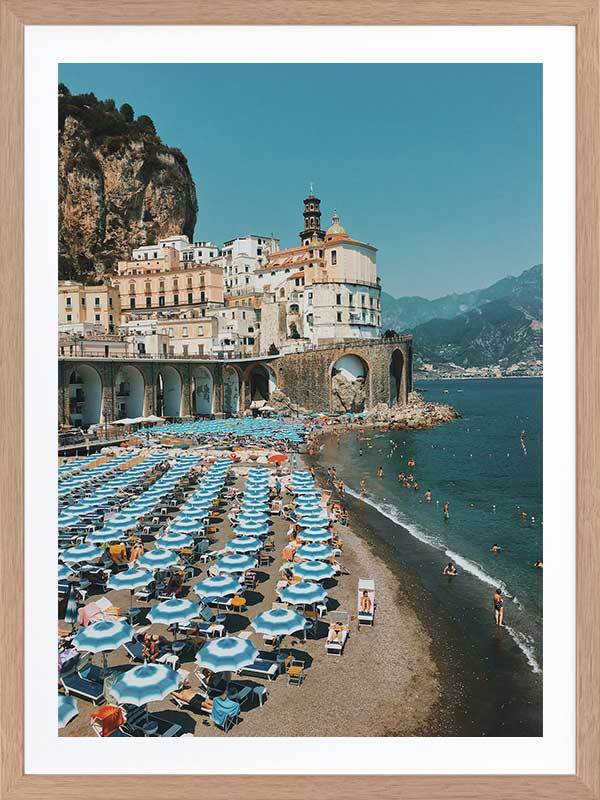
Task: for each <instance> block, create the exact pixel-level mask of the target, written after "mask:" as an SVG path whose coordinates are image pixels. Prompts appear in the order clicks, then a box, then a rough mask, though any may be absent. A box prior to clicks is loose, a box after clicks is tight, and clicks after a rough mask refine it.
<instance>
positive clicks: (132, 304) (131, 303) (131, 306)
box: [129, 297, 135, 308]
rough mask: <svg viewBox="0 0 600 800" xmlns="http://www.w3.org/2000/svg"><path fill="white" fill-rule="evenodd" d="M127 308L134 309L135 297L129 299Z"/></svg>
mask: <svg viewBox="0 0 600 800" xmlns="http://www.w3.org/2000/svg"><path fill="white" fill-rule="evenodd" d="M129 308H135V297H130V298H129Z"/></svg>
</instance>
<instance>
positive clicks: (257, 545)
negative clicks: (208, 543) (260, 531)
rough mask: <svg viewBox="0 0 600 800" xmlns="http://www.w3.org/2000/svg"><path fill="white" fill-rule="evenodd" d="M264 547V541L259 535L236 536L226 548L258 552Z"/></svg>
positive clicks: (242, 551)
mask: <svg viewBox="0 0 600 800" xmlns="http://www.w3.org/2000/svg"><path fill="white" fill-rule="evenodd" d="M261 547H262V542H261V540H260V539H259V538H258V537H257V536H236V537H234V538H233V539H230V540H229V541H228V542H227V544H226V545H225V549H226V550H233V551H234V552H236V553H256V551H257V550H260V549H261Z"/></svg>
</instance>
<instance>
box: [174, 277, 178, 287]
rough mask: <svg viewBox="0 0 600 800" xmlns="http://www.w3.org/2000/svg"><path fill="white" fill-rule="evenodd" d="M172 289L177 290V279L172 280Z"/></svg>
mask: <svg viewBox="0 0 600 800" xmlns="http://www.w3.org/2000/svg"><path fill="white" fill-rule="evenodd" d="M173 288H174V289H179V281H178V280H177V278H173Z"/></svg>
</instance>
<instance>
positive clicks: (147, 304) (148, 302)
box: [146, 297, 152, 308]
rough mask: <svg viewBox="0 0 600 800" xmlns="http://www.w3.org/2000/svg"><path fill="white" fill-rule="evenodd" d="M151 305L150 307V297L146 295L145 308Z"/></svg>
mask: <svg viewBox="0 0 600 800" xmlns="http://www.w3.org/2000/svg"><path fill="white" fill-rule="evenodd" d="M151 307H152V298H151V297H147V298H146V308H151Z"/></svg>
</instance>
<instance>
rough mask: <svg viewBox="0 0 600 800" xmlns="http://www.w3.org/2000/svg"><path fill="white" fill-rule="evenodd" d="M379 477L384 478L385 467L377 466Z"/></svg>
mask: <svg viewBox="0 0 600 800" xmlns="http://www.w3.org/2000/svg"><path fill="white" fill-rule="evenodd" d="M377 477H378V478H383V467H377Z"/></svg>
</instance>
